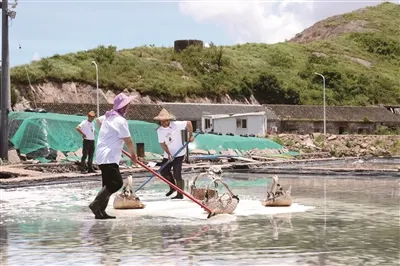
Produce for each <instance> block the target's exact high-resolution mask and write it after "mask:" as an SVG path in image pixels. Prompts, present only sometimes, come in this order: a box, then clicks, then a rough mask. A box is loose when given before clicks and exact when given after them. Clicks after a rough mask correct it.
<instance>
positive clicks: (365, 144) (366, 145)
mask: <svg viewBox="0 0 400 266" xmlns="http://www.w3.org/2000/svg"><path fill="white" fill-rule="evenodd" d="M360 146H361V148H363V149H365V148H367V147H368V144H367V143H361V144H360Z"/></svg>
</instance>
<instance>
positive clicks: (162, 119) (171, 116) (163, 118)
mask: <svg viewBox="0 0 400 266" xmlns="http://www.w3.org/2000/svg"><path fill="white" fill-rule="evenodd" d="M175 119H176V117H175V116H173V115H169V116H159V115H158V116H156V117H154V120H157V121H164V120H175Z"/></svg>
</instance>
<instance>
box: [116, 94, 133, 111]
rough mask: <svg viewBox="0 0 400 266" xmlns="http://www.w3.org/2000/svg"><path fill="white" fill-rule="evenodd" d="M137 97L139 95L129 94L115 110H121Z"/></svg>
mask: <svg viewBox="0 0 400 266" xmlns="http://www.w3.org/2000/svg"><path fill="white" fill-rule="evenodd" d="M136 97H137V95H135V96H128V97H127V98H125V99H124V100H123V101H122V102H120V103H119V104H118V106H117V107H116V108H115V110H119V109H121V108H124V107H125V106H127V105H128V104H129V103H130V102H131V101H133V100H134V99H135V98H136Z"/></svg>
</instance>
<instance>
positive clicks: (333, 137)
mask: <svg viewBox="0 0 400 266" xmlns="http://www.w3.org/2000/svg"><path fill="white" fill-rule="evenodd" d="M335 139H337V136H336V135H332V136H330V137H329V138H328V140H335Z"/></svg>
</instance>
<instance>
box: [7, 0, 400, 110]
mask: <svg viewBox="0 0 400 266" xmlns="http://www.w3.org/2000/svg"><path fill="white" fill-rule="evenodd" d="M318 25H319V27H318V28H315V29H314V28H313V27H311V28H309V29H307V30H306V31H305V32H304V34H305V33H308V34H311V35H310V36H313V34H314V35H316V36H317V35H318V34H321V33H327V32H328V33H329V32H330V31H332V33H335V32H337V31H338V29H341V28H342V29H346V31H345V32H344V33H341V34H336V35H335V34H331V36H330V38H329V39H324V38H315V39H316V40H314V41H313V40H312V39H311V40H309V41H308V42H306V43H301V44H300V43H296V42H294V41H293V42H292V41H291V42H284V43H279V44H274V45H267V44H258V43H257V44H256V43H248V44H243V45H234V46H214V45H211V47H210V48H199V47H190V48H188V49H185V50H184V51H183V52H181V53H174V50H173V48H165V47H161V48H160V47H153V46H143V47H137V48H133V49H127V50H121V51H117V50H116V47H113V46H109V47H104V46H99V47H98V48H96V49H93V50H89V51H82V52H78V53H74V54H67V55H54V56H52V57H49V58H45V59H42V60H40V61H38V62H33V63H32V64H30V65H28V71H29V74H30V78H31V82H32V83H33V84H40V83H43V82H46V81H53V82H59V83H62V82H68V81H75V82H81V83H84V84H92V85H95V71H94V66H93V65H91V60H96V62H97V63H98V64H99V83H100V87H102V88H107V89H113V90H122V89H125V88H129V89H135V90H137V91H139V92H140V93H142V94H144V95H149V96H153V97H158V98H161V99H163V100H166V101H168V100H179V99H182V98H184V97H186V96H189V97H204V96H207V97H210V98H214V99H215V100H218V97H219V96H221V95H223V94H226V93H228V94H230V95H231V97H233V98H236V99H240V98H242V97H249V96H250V95H251V94H254V95H255V97H256V98H257V100H259V101H260V102H262V103H300V104H321V103H322V91H321V88H322V79H321V77H319V76H316V75H315V74H314V72H319V73H322V74H324V75H325V77H326V82H327V83H326V86H327V103H328V104H330V105H368V104H378V103H381V104H399V103H400V78H399V76H400V70H399V69H400V38H399V36H400V27H399V26H398V25H400V6H399V5H395V4H391V3H383V4H380V5H378V6H376V7H370V8H366V9H362V10H359V11H355V12H352V13H348V14H344V15H343V16H339V17H333V18H329V19H327V20H325V21H322V22H320V23H319V24H318ZM349 25H350V26H353V28H352V27H349ZM360 25H361V26H360ZM313 31H315V33H314V32H313ZM360 59H362V60H364V61H361V60H360ZM11 81H12V83H13V86H14V88H18V87H21V86H23V85H26V84H28V80H27V76H26V72H25V69H24V68H23V66H18V67H15V68H13V69H12V70H11Z"/></svg>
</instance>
